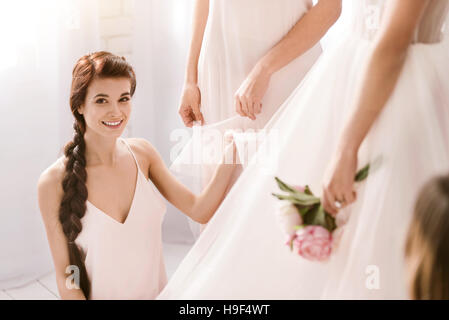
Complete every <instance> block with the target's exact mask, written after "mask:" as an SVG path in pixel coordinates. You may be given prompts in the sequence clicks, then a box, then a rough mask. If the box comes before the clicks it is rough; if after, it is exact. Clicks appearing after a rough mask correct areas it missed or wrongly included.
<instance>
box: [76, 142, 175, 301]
mask: <svg viewBox="0 0 449 320" xmlns="http://www.w3.org/2000/svg"><path fill="white" fill-rule="evenodd" d="M121 140H122V141H123V142H124V143H125V145H126V146H127V147H128V149H129V151H130V152H131V154H132V156H133V158H134V160H135V162H136V166H137V182H136V188H135V193H134V198H133V200H132V204H131V208H130V211H129V213H128V216H127V218H126V220H125V222H124V223H120V222H118V221H117V220H115V219H114V218H112V217H110V216H109V215H107V214H106V213H104V212H102V211H101V210H100V209H98V208H97V207H95V206H94V205H93V204H92V203H91V202H89V201H88V200H87V202H86V206H87V210H86V214H85V215H84V217H83V218H82V219H81V222H82V225H83V229H82V231H81V233H80V234H79V235H78V237H77V238H76V241H75V242H76V244H77V245H78V247H79V248H80V249H81V253H82V258H83V259H84V262H85V265H86V270H87V274H88V276H89V280H90V283H91V293H90V295H89V297H88V299H108V300H112V299H126V300H127V299H154V298H155V297H156V296H157V295H158V294H159V292H160V291H161V290H162V289H163V287H164V286H165V284H166V283H167V275H166V271H165V263H164V257H163V253H162V237H161V227H162V221H163V218H164V215H165V212H166V204H165V201H164V200H163V198H162V197H161V196H160V195H159V194H158V193H157V192H156V191H155V190H154V186H153V185H152V183H151V182H150V181H149V180H147V179H146V177H145V175H144V174H143V172H142V171H141V170H140V168H139V164H138V162H137V159H136V157H135V155H134V153H133V152H132V150H131V147H130V146H129V145H128V143H127V142H126V141H125V140H124V139H121Z"/></svg>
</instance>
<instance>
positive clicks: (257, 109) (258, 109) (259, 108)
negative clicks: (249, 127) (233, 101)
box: [254, 101, 262, 114]
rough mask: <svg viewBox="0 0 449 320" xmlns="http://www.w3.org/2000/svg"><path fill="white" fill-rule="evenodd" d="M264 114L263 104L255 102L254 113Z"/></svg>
mask: <svg viewBox="0 0 449 320" xmlns="http://www.w3.org/2000/svg"><path fill="white" fill-rule="evenodd" d="M261 112H262V103H260V102H259V101H256V102H254V113H255V114H259V113H261Z"/></svg>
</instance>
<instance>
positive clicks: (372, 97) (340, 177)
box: [323, 0, 429, 214]
mask: <svg viewBox="0 0 449 320" xmlns="http://www.w3.org/2000/svg"><path fill="white" fill-rule="evenodd" d="M428 1H429V0H391V1H390V2H389V4H388V7H387V8H386V12H385V20H383V24H382V26H381V27H380V30H379V33H378V36H377V39H376V42H375V45H374V49H373V51H372V54H371V57H370V58H369V60H368V64H367V66H366V68H365V71H364V75H363V77H362V81H361V86H360V88H359V91H358V96H357V98H356V100H355V104H356V105H355V108H354V110H355V111H354V112H353V114H352V115H351V117H350V118H349V121H348V123H347V124H346V125H345V127H344V130H343V133H342V136H341V138H340V141H339V146H338V149H337V152H336V154H335V155H334V158H333V160H332V163H331V165H330V168H329V174H328V180H327V181H325V185H324V190H323V191H324V197H323V198H324V201H323V205H324V207H325V209H326V210H327V211H328V212H330V213H334V214H335V213H337V212H338V209H339V208H337V206H335V204H334V203H335V200H339V201H340V200H345V203H344V204H345V205H348V204H350V203H352V202H354V201H355V193H354V191H353V185H354V175H355V172H356V170H357V153H358V150H359V148H360V145H361V144H362V142H363V140H364V139H365V137H366V135H367V134H368V132H369V130H370V128H371V126H372V125H373V123H374V121H375V120H376V119H377V117H378V116H379V114H380V112H381V111H382V109H383V108H384V106H385V104H386V103H387V101H388V99H389V98H390V96H391V94H392V93H393V91H394V88H395V86H396V83H397V81H398V79H399V76H400V74H401V71H402V67H403V65H404V62H405V59H406V55H407V50H408V48H409V46H410V44H411V42H412V38H413V35H414V32H415V29H416V27H417V25H418V23H419V21H420V19H421V16H422V14H423V13H424V10H425V8H426V6H427V5H428Z"/></svg>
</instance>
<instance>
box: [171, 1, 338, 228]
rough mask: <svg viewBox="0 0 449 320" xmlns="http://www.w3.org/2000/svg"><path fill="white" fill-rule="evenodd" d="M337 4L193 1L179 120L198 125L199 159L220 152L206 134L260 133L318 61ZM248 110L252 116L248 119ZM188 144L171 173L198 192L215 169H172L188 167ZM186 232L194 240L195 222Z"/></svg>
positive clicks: (332, 21)
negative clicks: (201, 124) (193, 6)
mask: <svg viewBox="0 0 449 320" xmlns="http://www.w3.org/2000/svg"><path fill="white" fill-rule="evenodd" d="M339 2H340V1H334V0H320V1H318V3H317V4H316V5H315V6H313V1H312V0H196V5H195V10H194V19H193V22H194V23H193V32H192V40H191V44H190V50H189V58H188V62H187V68H186V74H185V84H184V89H183V94H182V97H181V103H180V104H181V105H180V110H179V113H180V115H181V118H182V120H183V121H184V124H185V125H186V126H188V127H190V126H192V125H193V124H194V121H195V120H196V121H198V122H197V123H198V124H199V123H200V119H203V120H204V125H205V126H203V127H199V126H198V127H196V128H195V129H194V132H195V139H196V137H197V136H200V135H201V136H202V137H205V140H204V141H201V142H199V144H201V146H202V150H203V152H204V154H208V153H210V151H211V150H213V149H214V148H215V147H217V148H219V146H218V144H217V143H215V142H213V143H210V142H208V141H207V138H206V136H207V132H213V131H215V130H218V131H224V130H226V129H230V128H239V129H242V130H248V129H250V128H252V129H262V128H263V127H264V126H265V124H266V123H267V122H268V121H269V120H270V118H271V117H272V116H273V114H274V113H275V112H276V111H277V110H278V109H279V107H280V106H281V105H282V103H283V102H284V101H285V99H287V98H288V96H289V95H290V94H291V93H292V91H293V90H294V89H295V88H296V87H297V86H298V84H299V83H300V82H301V80H302V79H303V78H304V76H305V75H306V74H307V72H308V71H309V70H310V68H311V67H312V65H313V64H314V63H315V62H316V61H317V60H318V58H319V56H320V55H321V52H322V50H321V46H320V44H319V40H320V39H321V37H323V35H324V34H325V33H326V32H327V30H328V29H329V27H330V26H332V24H333V23H334V22H335V21H336V20H337V18H338V16H339V12H340V11H339V10H338V9H339ZM237 104H238V105H239V106H240V107H241V109H239V108H237ZM256 104H257V106H256ZM260 105H261V107H260ZM253 106H254V109H257V110H254V111H253V112H249V110H247V109H253ZM259 107H260V108H259ZM243 109H244V110H245V111H246V112H245V113H243V112H242V111H243ZM259 109H260V110H259ZM237 110H238V111H239V112H237ZM239 113H240V115H239ZM253 113H254V114H253ZM198 131H201V133H200V134H196V133H197V132H198ZM220 142H221V141H220ZM193 145H195V143H189V144H187V145H186V146H185V148H184V150H183V154H182V155H181V156H180V157H178V159H177V161H176V163H177V164H178V165H176V164H175V165H173V166H172V167H171V169H172V171H173V172H176V173H177V174H178V177H179V178H181V179H183V182H184V183H185V184H186V185H188V186H189V187H190V189H191V190H194V191H198V192H199V191H200V190H201V189H203V187H204V186H206V185H207V183H208V182H209V181H210V179H211V178H212V174H213V172H214V171H215V164H214V163H211V164H210V165H207V164H205V165H203V166H199V165H194V166H190V167H188V166H187V165H181V166H179V164H181V163H183V162H184V164H187V163H190V161H191V159H190V157H189V154H190V153H191V152H192V148H193ZM220 158H221V157H219V158H217V159H220ZM240 172H241V171H240V170H236V171H235V174H234V179H233V181H235V179H237V177H238V176H239V174H240ZM231 185H232V183H231ZM190 222H191V221H190ZM191 227H192V231H193V232H194V233H198V231H197V229H198V226H196V225H195V223H192V224H191Z"/></svg>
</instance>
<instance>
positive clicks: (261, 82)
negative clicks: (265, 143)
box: [235, 0, 341, 120]
mask: <svg viewBox="0 0 449 320" xmlns="http://www.w3.org/2000/svg"><path fill="white" fill-rule="evenodd" d="M340 14H341V0H320V1H319V2H318V3H317V4H316V5H315V6H314V7H313V8H312V9H310V10H309V11H308V12H307V13H306V14H304V16H303V17H302V18H301V19H299V20H298V21H297V22H296V24H295V25H294V26H293V27H292V28H291V29H290V31H289V32H288V33H287V34H286V35H285V36H284V37H283V38H282V39H281V40H280V41H279V42H278V43H277V44H276V45H275V46H274V47H273V48H271V49H270V50H269V51H268V52H267V53H266V54H265V55H264V56H263V57H262V58H261V59H260V60H259V61H258V62H257V63H256V65H255V66H254V68H253V69H252V70H251V72H250V73H249V75H248V77H247V78H246V79H245V81H244V82H243V83H242V85H241V86H240V88H239V89H238V90H237V92H236V94H235V109H236V112H237V113H239V114H240V115H241V116H246V117H249V118H250V119H252V120H254V119H256V116H255V115H256V114H258V113H260V111H261V108H262V104H261V101H262V98H263V96H264V95H265V93H266V90H267V88H268V84H269V81H270V78H271V76H272V75H273V74H274V73H276V72H277V71H278V70H280V69H282V68H283V67H284V66H286V65H288V64H289V63H290V62H291V61H293V60H294V59H296V58H297V57H299V56H301V55H302V54H304V53H305V52H306V51H307V50H309V49H310V48H312V47H313V46H314V45H315V44H316V43H318V41H320V39H321V38H322V37H323V36H324V35H325V34H326V32H327V31H328V30H329V28H330V27H331V26H332V25H333V24H334V23H335V21H337V20H338V18H339V17H340Z"/></svg>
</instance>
